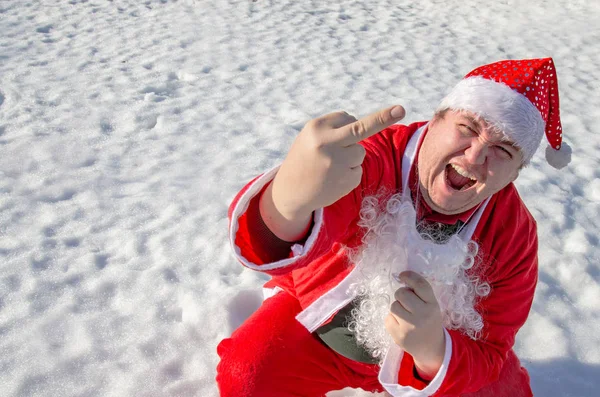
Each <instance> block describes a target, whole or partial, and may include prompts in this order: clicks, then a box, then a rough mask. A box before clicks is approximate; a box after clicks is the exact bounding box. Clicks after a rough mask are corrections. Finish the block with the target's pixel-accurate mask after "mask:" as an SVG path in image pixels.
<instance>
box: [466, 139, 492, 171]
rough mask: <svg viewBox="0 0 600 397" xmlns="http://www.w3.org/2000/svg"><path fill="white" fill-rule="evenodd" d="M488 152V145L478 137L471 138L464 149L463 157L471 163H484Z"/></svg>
mask: <svg viewBox="0 0 600 397" xmlns="http://www.w3.org/2000/svg"><path fill="white" fill-rule="evenodd" d="M487 153H488V145H487V143H485V142H481V141H480V140H479V139H473V140H472V141H471V145H470V146H469V147H468V148H467V149H466V150H465V158H466V159H467V160H468V161H469V162H470V163H471V164H477V165H481V164H483V163H485V159H486V157H487Z"/></svg>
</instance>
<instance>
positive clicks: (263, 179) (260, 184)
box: [229, 166, 323, 271]
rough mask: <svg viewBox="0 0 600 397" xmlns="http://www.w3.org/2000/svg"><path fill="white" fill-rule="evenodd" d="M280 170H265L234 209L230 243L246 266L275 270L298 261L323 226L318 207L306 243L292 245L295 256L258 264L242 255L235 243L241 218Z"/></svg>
mask: <svg viewBox="0 0 600 397" xmlns="http://www.w3.org/2000/svg"><path fill="white" fill-rule="evenodd" d="M278 170H279V166H277V167H275V168H273V169H271V170H269V171H267V172H265V173H264V174H263V175H261V176H260V177H259V178H258V179H256V180H255V181H254V182H253V183H252V185H250V187H249V188H248V190H246V191H245V192H244V193H243V194H242V196H241V197H240V198H239V200H238V202H237V204H236V206H235V208H234V209H233V213H232V214H231V227H230V228H229V243H230V244H231V247H232V249H233V253H234V255H235V257H236V259H237V260H239V261H240V263H241V264H242V265H244V266H246V267H249V268H250V269H253V270H259V271H265V270H273V269H279V268H282V267H286V266H290V265H293V264H295V263H296V262H298V260H300V259H301V258H302V257H303V256H305V255H306V254H307V253H308V252H309V251H310V249H311V248H312V247H313V245H314V243H315V241H316V240H317V235H318V234H319V231H320V230H321V227H322V226H323V209H322V208H321V209H318V210H316V211H315V213H314V226H313V228H312V231H311V232H310V235H309V236H308V239H307V240H306V243H305V244H304V245H300V244H294V246H293V247H292V252H293V253H294V257H293V258H286V259H282V260H280V261H277V262H273V263H265V264H263V265H257V264H256V263H252V262H250V261H249V260H248V259H246V258H244V257H243V256H242V253H241V250H240V247H238V246H237V245H235V235H236V234H237V231H238V229H239V222H238V220H239V218H240V216H242V215H243V214H244V213H245V212H246V211H247V210H248V205H249V204H250V201H251V200H252V199H253V198H254V197H255V196H256V195H257V194H258V193H260V191H261V190H262V189H263V188H264V187H265V186H266V185H267V184H268V183H269V182H271V181H272V180H273V178H275V174H277V171H278Z"/></svg>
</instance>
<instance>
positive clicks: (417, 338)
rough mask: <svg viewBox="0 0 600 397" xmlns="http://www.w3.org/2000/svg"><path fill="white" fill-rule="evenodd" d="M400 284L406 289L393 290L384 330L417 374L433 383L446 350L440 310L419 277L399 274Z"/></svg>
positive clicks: (425, 283)
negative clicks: (411, 359) (403, 353)
mask: <svg viewBox="0 0 600 397" xmlns="http://www.w3.org/2000/svg"><path fill="white" fill-rule="evenodd" d="M400 280H401V281H402V282H403V283H405V284H406V287H402V288H398V290H396V292H395V295H394V297H395V298H396V300H395V301H394V302H393V303H392V305H391V307H390V314H389V315H388V316H387V317H386V319H385V328H386V330H387V332H388V333H389V334H390V335H391V336H392V339H393V340H394V342H395V343H396V344H397V345H398V346H400V347H401V348H402V349H403V350H404V351H406V352H408V353H409V354H410V355H411V356H412V357H413V359H414V361H415V365H416V366H417V369H418V370H419V373H420V374H422V375H424V376H425V377H428V378H430V379H433V377H434V376H435V375H436V374H437V372H438V370H439V368H440V366H441V365H442V362H443V361H444V353H445V350H446V339H445V335H444V328H443V325H442V313H441V311H440V306H439V304H438V301H437V299H436V297H435V294H434V293H433V289H432V288H431V285H430V284H429V282H427V280H426V279H425V278H423V277H422V276H421V275H419V274H418V273H415V272H412V271H406V272H402V273H401V274H400Z"/></svg>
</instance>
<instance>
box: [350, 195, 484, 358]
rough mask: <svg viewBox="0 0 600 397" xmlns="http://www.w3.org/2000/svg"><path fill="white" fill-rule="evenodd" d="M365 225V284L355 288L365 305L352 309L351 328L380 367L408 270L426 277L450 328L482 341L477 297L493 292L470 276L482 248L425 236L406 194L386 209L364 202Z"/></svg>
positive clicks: (359, 257)
mask: <svg viewBox="0 0 600 397" xmlns="http://www.w3.org/2000/svg"><path fill="white" fill-rule="evenodd" d="M360 219H361V220H360V222H359V225H360V226H361V227H364V228H365V229H366V234H365V236H364V238H363V244H362V246H361V247H360V249H359V251H358V252H357V253H356V255H353V257H352V258H351V259H352V260H353V262H354V263H355V264H356V266H357V267H358V270H359V271H360V273H361V281H358V282H356V283H354V284H352V286H351V287H350V291H351V293H352V294H353V295H355V296H356V299H357V300H358V302H359V304H358V305H357V307H355V308H354V309H353V310H352V313H351V316H350V317H351V318H350V319H349V323H348V328H349V329H350V330H351V331H352V332H353V333H354V335H355V337H356V340H357V342H358V343H359V344H360V345H362V346H363V347H364V348H365V349H366V350H367V351H368V352H369V353H370V354H371V355H372V356H373V357H374V358H375V359H378V360H379V361H380V363H381V362H382V361H383V359H384V357H385V354H386V352H387V350H388V348H389V346H390V343H392V339H391V337H390V336H389V334H388V333H387V331H386V329H385V317H386V316H387V315H388V314H389V312H390V305H391V303H392V302H393V301H394V299H395V298H394V292H395V291H396V290H397V289H398V288H400V287H402V286H403V284H401V283H399V282H398V281H397V280H396V277H397V276H398V275H399V274H400V273H401V272H403V271H405V270H412V271H415V272H417V273H419V274H421V275H422V276H424V277H425V278H426V279H427V281H429V283H430V284H431V286H432V287H433V291H434V293H435V296H436V298H437V300H438V303H439V305H440V310H441V312H442V318H443V325H444V327H445V328H446V329H459V330H461V331H462V332H464V333H465V334H467V335H469V336H470V337H471V338H473V339H477V337H478V336H479V333H480V332H481V330H482V328H483V321H482V319H481V316H480V315H479V313H477V311H476V310H475V303H476V299H477V297H481V296H486V295H488V294H489V292H490V287H489V285H488V284H487V283H484V282H480V281H479V279H478V278H476V277H471V278H469V276H468V275H467V274H466V270H467V269H470V268H471V267H472V266H473V264H474V263H475V258H476V256H477V251H478V245H477V243H475V242H474V241H470V242H464V241H463V240H462V239H461V238H460V237H459V236H458V235H453V236H451V237H450V238H449V239H448V241H447V242H446V243H444V244H438V243H435V242H433V241H431V240H429V239H427V238H423V237H421V235H420V234H419V232H418V231H417V228H416V212H415V209H414V208H413V205H412V203H411V202H410V201H403V200H402V196H401V194H396V195H393V196H392V197H391V198H390V199H389V200H388V202H387V203H386V205H385V208H383V209H381V207H380V204H379V201H378V199H377V198H376V197H367V198H365V199H364V201H363V204H362V208H361V211H360Z"/></svg>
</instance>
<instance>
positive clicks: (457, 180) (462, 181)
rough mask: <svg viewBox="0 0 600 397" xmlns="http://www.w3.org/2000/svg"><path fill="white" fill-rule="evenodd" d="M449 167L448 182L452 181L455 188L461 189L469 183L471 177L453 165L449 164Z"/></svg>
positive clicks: (451, 184)
mask: <svg viewBox="0 0 600 397" xmlns="http://www.w3.org/2000/svg"><path fill="white" fill-rule="evenodd" d="M447 168H448V170H447V173H446V175H447V176H448V182H449V183H450V186H452V188H453V189H456V190H460V189H462V188H463V187H464V186H465V185H466V184H467V183H469V182H471V180H470V179H469V178H465V177H464V176H462V175H460V174H459V173H458V172H456V170H455V169H454V168H452V166H450V165H448V167H447Z"/></svg>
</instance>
